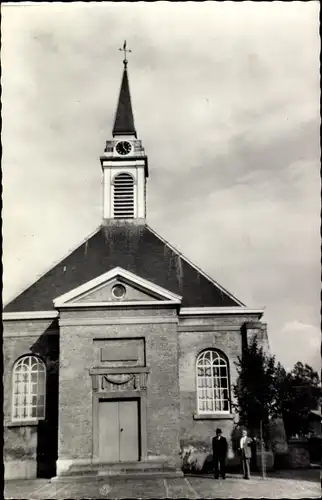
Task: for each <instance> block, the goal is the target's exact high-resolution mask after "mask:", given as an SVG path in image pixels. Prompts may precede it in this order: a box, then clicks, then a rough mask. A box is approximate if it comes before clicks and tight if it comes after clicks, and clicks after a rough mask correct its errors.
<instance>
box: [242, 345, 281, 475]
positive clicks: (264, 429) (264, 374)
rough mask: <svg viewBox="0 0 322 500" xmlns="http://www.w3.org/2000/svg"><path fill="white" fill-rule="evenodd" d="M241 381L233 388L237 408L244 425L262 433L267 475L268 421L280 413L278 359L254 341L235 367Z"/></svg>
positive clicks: (261, 438) (262, 448)
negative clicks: (266, 444) (277, 375)
mask: <svg viewBox="0 0 322 500" xmlns="http://www.w3.org/2000/svg"><path fill="white" fill-rule="evenodd" d="M235 364H236V367H237V373H238V380H237V383H236V385H234V386H233V392H234V395H235V398H236V404H235V407H236V408H237V410H238V413H239V417H240V421H241V423H242V424H244V425H246V426H247V427H248V429H250V430H252V431H253V432H256V431H258V430H259V431H260V441H261V456H262V474H263V477H264V475H265V472H264V441H265V442H267V440H268V425H267V424H268V421H269V418H270V417H271V416H276V415H277V414H278V412H279V409H280V404H279V400H278V391H277V388H276V367H275V357H274V356H270V355H268V354H266V353H265V352H264V350H263V347H261V346H259V345H258V341H257V338H256V337H254V338H253V339H252V341H251V342H250V344H249V346H248V347H247V348H245V349H244V351H243V355H242V357H238V361H237V362H236V363H235Z"/></svg>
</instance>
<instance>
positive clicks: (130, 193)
mask: <svg viewBox="0 0 322 500" xmlns="http://www.w3.org/2000/svg"><path fill="white" fill-rule="evenodd" d="M113 211H114V218H115V219H133V218H134V180H133V177H132V176H131V175H130V174H127V173H122V174H118V175H117V176H116V177H115V179H114V199H113Z"/></svg>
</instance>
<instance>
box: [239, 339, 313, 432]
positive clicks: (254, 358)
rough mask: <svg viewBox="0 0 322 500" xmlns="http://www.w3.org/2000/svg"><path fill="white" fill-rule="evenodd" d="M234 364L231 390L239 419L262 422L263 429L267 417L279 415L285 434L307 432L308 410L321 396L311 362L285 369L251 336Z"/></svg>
mask: <svg viewBox="0 0 322 500" xmlns="http://www.w3.org/2000/svg"><path fill="white" fill-rule="evenodd" d="M236 367H237V373H238V380H237V383H236V385H234V386H233V392H234V395H235V398H236V404H235V407H236V409H237V410H238V413H239V417H240V421H241V423H243V424H244V425H246V426H248V428H250V429H254V430H255V429H258V428H259V426H260V422H262V423H263V424H264V431H266V425H265V424H267V422H268V420H269V418H270V417H277V416H282V417H283V421H284V426H285V431H286V434H287V436H288V437H290V436H292V435H295V434H299V435H300V434H306V433H307V432H308V430H309V419H308V416H309V412H310V410H312V409H316V408H317V406H318V403H319V401H320V398H321V384H320V379H319V375H318V373H317V372H316V371H314V370H313V368H312V367H311V366H309V365H307V364H303V363H301V362H297V363H296V364H295V366H294V368H293V369H292V371H291V372H287V371H286V370H285V369H284V368H283V366H282V365H281V364H280V363H277V365H276V364H275V356H271V355H269V354H267V353H265V352H264V350H263V348H262V347H261V346H260V345H259V344H258V340H257V338H256V337H254V338H253V339H252V341H251V342H250V344H249V346H248V347H247V348H246V349H245V350H244V352H243V355H242V357H238V361H237V363H236ZM265 434H266V432H265Z"/></svg>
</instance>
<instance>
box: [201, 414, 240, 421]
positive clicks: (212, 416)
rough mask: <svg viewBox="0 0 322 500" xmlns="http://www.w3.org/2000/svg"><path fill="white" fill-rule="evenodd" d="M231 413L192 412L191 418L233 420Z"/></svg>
mask: <svg viewBox="0 0 322 500" xmlns="http://www.w3.org/2000/svg"><path fill="white" fill-rule="evenodd" d="M234 417H235V415H234V414H233V413H209V414H207V413H203V414H201V413H194V414H193V420H233V419H234Z"/></svg>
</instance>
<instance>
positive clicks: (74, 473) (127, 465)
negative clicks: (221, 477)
mask: <svg viewBox="0 0 322 500" xmlns="http://www.w3.org/2000/svg"><path fill="white" fill-rule="evenodd" d="M182 476H183V473H182V471H181V470H180V469H179V468H177V469H176V468H175V467H171V466H169V465H168V464H167V463H164V462H159V461H152V460H151V461H146V462H117V463H94V462H92V463H88V464H77V465H76V464H75V465H74V466H73V465H72V466H71V467H70V469H69V470H68V471H66V472H64V473H62V474H61V475H59V476H56V477H54V478H52V479H51V481H52V482H58V481H59V482H68V481H75V480H77V481H78V480H83V481H86V480H100V479H104V478H105V479H106V478H107V477H127V478H128V479H138V478H143V477H146V478H147V477H151V478H152V477H154V478H157V477H163V478H166V477H167V478H170V477H182Z"/></svg>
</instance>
